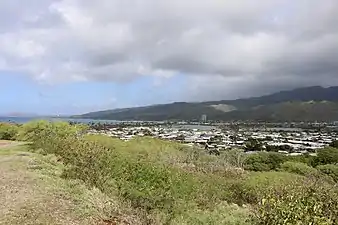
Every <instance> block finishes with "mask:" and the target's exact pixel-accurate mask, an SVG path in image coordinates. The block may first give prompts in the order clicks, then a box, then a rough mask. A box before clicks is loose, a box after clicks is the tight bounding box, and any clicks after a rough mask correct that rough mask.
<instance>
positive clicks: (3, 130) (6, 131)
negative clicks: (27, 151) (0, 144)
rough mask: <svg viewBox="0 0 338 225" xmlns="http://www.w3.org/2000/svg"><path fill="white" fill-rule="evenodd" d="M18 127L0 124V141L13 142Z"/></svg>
mask: <svg viewBox="0 0 338 225" xmlns="http://www.w3.org/2000/svg"><path fill="white" fill-rule="evenodd" d="M18 131H19V126H18V125H16V124H11V123H0V140H15V139H16V138H17V135H18Z"/></svg>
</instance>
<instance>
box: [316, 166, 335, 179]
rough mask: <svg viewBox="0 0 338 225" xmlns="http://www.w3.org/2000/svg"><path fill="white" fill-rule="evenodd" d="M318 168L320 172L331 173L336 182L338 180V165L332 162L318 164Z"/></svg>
mask: <svg viewBox="0 0 338 225" xmlns="http://www.w3.org/2000/svg"><path fill="white" fill-rule="evenodd" d="M317 169H318V170H319V171H320V172H322V173H324V174H326V175H329V176H330V177H331V178H332V179H333V180H334V181H335V182H338V165H332V164H327V165H321V166H317Z"/></svg>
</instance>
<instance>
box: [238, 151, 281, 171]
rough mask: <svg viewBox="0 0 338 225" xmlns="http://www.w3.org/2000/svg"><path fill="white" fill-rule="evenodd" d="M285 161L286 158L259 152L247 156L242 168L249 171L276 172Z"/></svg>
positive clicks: (272, 153) (277, 154) (273, 153)
mask: <svg viewBox="0 0 338 225" xmlns="http://www.w3.org/2000/svg"><path fill="white" fill-rule="evenodd" d="M284 161H286V156H285V155H283V154H280V153H275V152H260V153H254V154H251V155H249V156H248V157H247V158H246V160H245V162H244V164H245V165H244V168H245V169H247V170H251V171H269V170H277V169H279V168H280V166H281V164H282V163H283V162H284Z"/></svg>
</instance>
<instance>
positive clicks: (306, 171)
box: [281, 161, 318, 176]
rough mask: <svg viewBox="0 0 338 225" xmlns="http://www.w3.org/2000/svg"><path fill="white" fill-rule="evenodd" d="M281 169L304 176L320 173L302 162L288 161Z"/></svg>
mask: <svg viewBox="0 0 338 225" xmlns="http://www.w3.org/2000/svg"><path fill="white" fill-rule="evenodd" d="M281 169H282V170H284V171H287V172H289V173H296V174H300V175H304V176H311V175H316V174H317V173H318V171H317V170H316V169H315V168H313V167H310V166H308V165H307V164H305V163H301V162H291V161H287V162H285V163H283V164H282V165H281Z"/></svg>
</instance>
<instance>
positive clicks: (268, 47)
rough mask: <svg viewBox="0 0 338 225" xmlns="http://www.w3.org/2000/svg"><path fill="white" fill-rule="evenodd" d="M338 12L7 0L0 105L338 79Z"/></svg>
mask: <svg viewBox="0 0 338 225" xmlns="http://www.w3.org/2000/svg"><path fill="white" fill-rule="evenodd" d="M26 2H27V3H26ZM28 2H29V4H28ZM337 15H338V1H337V0H323V1H318V0H298V1H292V0H236V1H235V0H233V1H224V0H185V1H182V0H170V1H169V0H96V1H92V0H29V1H25V4H23V3H22V1H21V0H10V1H9V0H0V49H1V50H0V85H1V88H0V115H5V114H11V113H14V112H19V113H36V114H48V115H50V114H62V115H69V114H79V113H85V112H89V111H97V110H104V109H112V108H121V107H133V106H143V105H150V104H161V103H169V102H177V101H205V100H221V99H234V98H240V97H250V96H259V95H263V94H268V93H273V92H276V91H280V90H288V89H293V88H297V87H305V86H313V85H321V86H335V85H338V26H337V24H338V16H337Z"/></svg>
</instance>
